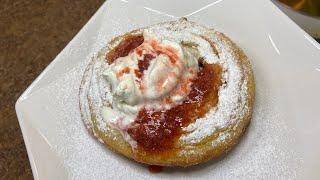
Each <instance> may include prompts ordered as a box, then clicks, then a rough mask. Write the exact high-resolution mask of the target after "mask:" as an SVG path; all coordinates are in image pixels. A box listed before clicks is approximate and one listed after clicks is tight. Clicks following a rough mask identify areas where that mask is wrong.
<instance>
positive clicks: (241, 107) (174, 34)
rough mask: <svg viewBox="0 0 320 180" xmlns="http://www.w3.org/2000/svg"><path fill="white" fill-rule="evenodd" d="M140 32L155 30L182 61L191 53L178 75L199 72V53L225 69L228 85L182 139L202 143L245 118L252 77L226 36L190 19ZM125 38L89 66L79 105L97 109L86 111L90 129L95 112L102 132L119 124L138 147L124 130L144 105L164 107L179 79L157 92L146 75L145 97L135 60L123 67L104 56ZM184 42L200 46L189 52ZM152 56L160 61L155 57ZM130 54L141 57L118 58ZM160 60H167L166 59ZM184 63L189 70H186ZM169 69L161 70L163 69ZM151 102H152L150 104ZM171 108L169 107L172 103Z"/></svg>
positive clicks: (134, 143) (155, 66)
mask: <svg viewBox="0 0 320 180" xmlns="http://www.w3.org/2000/svg"><path fill="white" fill-rule="evenodd" d="M137 33H144V34H147V35H148V34H152V35H154V36H156V38H157V39H158V40H159V41H160V42H163V43H164V44H170V47H174V49H175V50H176V51H177V53H176V54H177V56H178V58H180V59H183V58H182V57H184V59H185V57H189V59H191V60H190V61H187V65H184V64H183V63H186V62H183V63H182V64H181V65H179V66H178V67H179V68H177V69H174V68H171V71H173V72H175V74H179V77H180V76H182V77H184V78H188V77H189V76H192V73H191V74H190V73H189V71H185V70H186V69H188V68H190V67H191V68H193V69H194V70H197V68H198V65H197V64H196V65H195V64H194V59H198V58H199V57H203V59H204V61H206V62H207V63H209V64H219V65H221V66H222V67H223V74H222V77H223V79H222V82H223V85H222V86H221V87H220V89H219V93H218V104H217V106H216V107H215V108H213V109H212V110H210V111H209V112H208V113H207V114H206V115H205V117H203V118H199V119H197V120H196V121H195V122H193V123H191V124H189V125H188V126H187V127H185V128H183V131H185V132H186V133H185V134H184V135H183V136H181V137H180V141H182V142H186V143H198V142H200V141H201V140H202V139H203V138H205V137H207V136H210V135H211V134H212V133H214V132H215V131H216V130H219V129H223V128H225V127H227V126H229V125H230V124H235V123H236V121H235V120H237V119H239V118H241V117H242V116H244V114H245V113H246V112H247V111H248V107H247V104H246V100H245V99H246V96H247V89H246V88H247V86H246V81H247V80H246V79H245V77H244V76H243V72H242V69H241V67H239V66H240V65H239V62H238V59H237V58H238V57H237V56H236V55H235V53H234V51H233V50H232V49H231V47H230V46H229V45H228V44H227V42H223V40H220V39H219V38H217V35H218V34H219V33H218V32H215V31H213V30H209V29H207V28H205V27H202V26H199V25H196V24H193V23H190V22H188V21H185V20H180V21H178V22H175V23H164V24H159V25H155V26H152V27H149V28H146V29H142V30H141V31H139V32H137ZM204 38H208V39H210V41H212V42H214V46H215V49H216V50H217V52H215V51H214V50H213V49H212V45H211V44H209V43H208V41H206V40H205V39H204ZM120 41H121V39H120V40H119V41H117V42H113V43H112V44H110V45H109V47H108V48H106V49H103V50H101V52H100V53H99V54H98V55H97V57H96V58H95V59H94V60H93V61H94V62H92V63H91V65H89V66H88V69H87V73H86V74H85V76H87V77H86V78H85V80H84V84H85V85H84V86H83V87H84V89H85V90H82V91H80V105H81V108H82V109H83V110H85V111H89V110H90V109H91V111H92V112H91V113H90V112H87V113H88V114H87V115H86V114H85V115H86V117H84V119H85V120H86V119H87V120H86V124H87V125H88V126H89V127H90V128H92V122H91V121H92V119H91V117H92V116H93V117H94V119H95V121H96V122H97V124H98V129H99V130H101V131H103V132H112V131H113V128H116V129H118V130H120V132H121V133H122V135H123V137H124V138H125V139H126V140H127V141H128V142H129V143H130V144H131V145H132V147H135V145H136V142H134V141H133V140H132V139H131V138H130V136H129V135H128V134H127V133H126V131H125V129H126V128H127V127H128V126H130V124H131V123H132V122H133V121H134V119H135V116H136V113H137V112H138V110H139V109H140V108H141V107H142V106H146V105H149V106H152V108H154V107H156V106H159V104H160V103H159V102H160V101H159V99H161V98H162V97H163V96H167V95H168V94H170V92H172V91H173V89H174V87H176V86H177V85H176V84H175V83H179V82H178V81H177V79H170V81H171V82H173V83H172V84H171V85H169V86H168V88H163V89H160V90H158V92H157V91H156V90H155V89H154V87H155V86H154V82H152V81H150V80H149V79H142V81H144V82H145V83H146V84H148V83H149V84H148V91H149V92H148V93H146V95H143V94H142V93H141V90H138V91H137V89H138V86H137V84H135V81H134V80H135V79H132V78H135V77H136V76H137V75H136V74H134V70H133V69H135V68H137V63H136V62H134V61H131V63H132V64H126V63H127V62H130V61H128V60H126V62H123V63H122V64H120V65H119V67H120V68H118V67H114V66H113V65H108V64H107V63H106V62H105V59H104V55H105V54H106V53H107V52H108V49H112V48H114V47H115V46H117V45H118V44H119V42H120ZM181 42H192V43H193V44H195V45H196V48H197V51H196V53H194V52H193V51H192V50H190V49H188V50H186V49H184V48H181V47H180V46H179V45H177V44H178V43H181ZM144 50H146V49H144ZM146 54H148V53H145V52H144V54H141V55H142V56H145V55H146ZM151 55H152V56H153V58H154V59H155V57H154V56H155V55H154V54H151ZM125 58H131V59H132V58H138V59H139V58H141V57H138V56H137V54H134V53H131V54H129V55H128V56H127V57H124V58H122V59H120V61H119V62H120V63H121V60H125ZM165 58H168V57H165ZM159 62H160V63H161V62H162V61H161V59H160V61H159ZM159 62H157V61H155V60H153V61H151V62H150V66H154V67H153V68H160V67H161V66H160V65H159V64H158V63H159ZM190 63H191V65H190ZM192 63H193V64H192ZM185 66H186V67H188V68H185ZM181 67H182V68H181ZM112 68H113V70H112ZM114 69H117V70H114ZM164 69H165V68H164ZM164 69H162V71H163V70H164ZM151 70H154V69H152V68H149V69H148V70H146V71H144V76H146V74H147V76H146V77H148V76H150V73H151ZM102 72H104V76H105V77H106V79H107V81H106V79H104V77H103V75H102V74H103V73H102ZM195 72H196V71H195ZM180 74H181V75H180ZM117 75H118V77H117ZM119 76H121V77H120V78H123V79H125V81H123V82H125V87H126V88H122V89H120V91H118V92H116V91H117V90H116V89H117V88H118V87H119V84H120V83H121V81H119ZM88 77H90V78H88ZM154 79H156V80H157V79H159V75H157V76H155V78H154ZM85 81H89V82H90V83H89V84H88V83H87V82H85ZM163 83H164V82H163ZM128 87H129V88H128ZM118 90H119V89H118ZM155 92H157V93H155ZM117 93H118V94H117ZM115 94H117V97H118V99H117V98H116V99H115V98H114V95H115ZM184 96H185V95H183V96H182V97H174V96H171V98H172V100H173V102H174V103H179V102H181V99H183V98H184ZM150 99H152V101H149V100H150ZM154 99H156V100H154ZM86 101H88V103H82V102H86ZM146 101H147V102H150V103H147V104H145V102H146ZM119 102H120V104H121V103H125V106H123V104H122V105H121V106H119ZM160 105H161V104H160ZM159 107H162V106H159ZM162 108H163V107H162ZM167 108H170V106H169V107H167ZM115 109H116V110H115ZM109 127H111V128H109ZM93 132H94V131H93ZM222 137H227V136H226V135H223V134H222V135H221V138H217V141H218V140H219V141H221V140H223V139H224V138H222ZM213 144H214V142H213Z"/></svg>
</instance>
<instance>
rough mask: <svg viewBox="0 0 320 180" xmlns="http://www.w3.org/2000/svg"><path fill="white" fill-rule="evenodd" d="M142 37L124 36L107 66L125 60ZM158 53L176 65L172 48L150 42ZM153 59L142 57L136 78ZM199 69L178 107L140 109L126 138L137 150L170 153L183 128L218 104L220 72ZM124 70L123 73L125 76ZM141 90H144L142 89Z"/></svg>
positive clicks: (214, 68) (218, 69)
mask: <svg viewBox="0 0 320 180" xmlns="http://www.w3.org/2000/svg"><path fill="white" fill-rule="evenodd" d="M143 41H144V39H143V36H142V35H127V36H126V37H125V38H124V40H123V41H122V42H121V43H120V44H119V45H118V46H117V47H115V48H114V49H113V50H111V51H110V52H109V53H108V54H107V55H106V59H107V61H108V63H110V64H111V63H113V62H114V60H116V59H117V58H119V57H124V56H127V55H128V54H129V52H130V51H131V50H133V49H135V48H137V47H138V46H139V45H141V44H142V43H143ZM151 44H152V46H154V47H153V48H154V49H155V50H156V51H157V53H163V54H166V55H168V57H169V59H170V61H171V62H172V63H175V62H176V58H178V57H177V55H176V52H174V51H175V49H173V48H170V47H169V48H168V47H166V48H159V47H158V46H157V43H151ZM152 58H154V57H152V55H151V56H149V55H147V56H145V59H143V60H142V62H139V63H140V65H139V70H137V69H135V73H136V75H137V77H140V78H141V76H142V72H143V71H144V70H145V69H147V68H148V67H149V65H150V60H151V59H152ZM199 64H200V70H199V71H198V73H197V76H196V78H195V79H193V80H192V85H191V91H190V93H189V95H188V96H187V98H186V100H184V101H183V103H182V104H181V105H178V106H175V107H173V108H171V109H169V110H166V111H150V110H146V109H142V110H141V111H140V112H139V113H138V116H137V118H136V120H135V122H134V123H133V125H132V126H131V127H130V128H129V129H128V130H127V132H128V133H129V135H130V136H131V137H132V138H133V139H134V140H136V141H137V143H138V149H141V150H143V151H145V152H150V153H159V152H172V151H174V150H173V149H174V146H175V143H176V141H177V140H178V138H179V137H180V136H181V135H182V133H183V132H182V130H181V128H182V127H185V126H187V125H188V124H189V123H191V122H193V121H195V120H196V119H198V118H200V117H203V116H204V115H205V114H206V113H207V112H208V110H209V109H210V108H211V107H214V106H215V105H216V104H217V102H218V88H219V87H220V86H221V84H222V82H221V73H222V69H221V67H220V66H219V65H210V64H206V63H203V61H202V60H199ZM126 71H127V70H124V73H125V72H126ZM141 88H142V89H144V88H145V87H142V86H141Z"/></svg>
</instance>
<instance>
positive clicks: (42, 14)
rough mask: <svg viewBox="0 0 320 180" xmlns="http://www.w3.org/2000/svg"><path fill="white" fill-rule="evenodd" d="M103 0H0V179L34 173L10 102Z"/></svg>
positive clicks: (73, 34)
mask: <svg viewBox="0 0 320 180" xmlns="http://www.w3.org/2000/svg"><path fill="white" fill-rule="evenodd" d="M70 2H72V3H70ZM103 2H104V0H77V1H66V0H47V1H44V0H15V1H13V0H0V4H1V6H0V179H32V178H33V176H32V172H31V169H30V165H29V161H28V156H27V153H26V149H25V145H24V142H23V139H22V134H21V131H20V127H19V124H18V121H17V117H16V114H15V109H14V104H15V102H16V100H17V98H18V97H19V96H20V95H21V93H22V92H23V91H24V90H25V89H26V88H27V87H28V85H30V83H31V82H32V81H33V80H34V79H35V78H36V77H37V76H38V75H39V74H40V72H41V71H42V70H43V69H44V68H45V67H46V66H47V65H48V64H49V63H50V62H51V61H52V60H53V59H54V57H55V56H56V55H57V54H58V53H59V52H60V51H61V50H62V49H63V48H64V47H65V46H66V45H67V43H68V42H69V41H70V40H71V39H72V38H73V37H74V36H75V35H76V33H77V32H78V31H79V30H80V29H81V28H82V26H83V25H84V24H85V23H86V22H87V21H88V20H89V19H90V17H91V16H92V15H93V14H94V12H95V11H96V10H97V9H98V8H99V7H100V6H101V5H102V3H103Z"/></svg>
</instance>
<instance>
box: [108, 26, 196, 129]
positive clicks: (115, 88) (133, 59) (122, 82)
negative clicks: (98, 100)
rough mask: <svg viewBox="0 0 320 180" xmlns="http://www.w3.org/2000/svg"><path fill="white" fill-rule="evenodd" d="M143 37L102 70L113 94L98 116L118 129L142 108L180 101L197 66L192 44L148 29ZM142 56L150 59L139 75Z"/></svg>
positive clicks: (129, 122) (168, 105) (124, 125)
mask: <svg viewBox="0 0 320 180" xmlns="http://www.w3.org/2000/svg"><path fill="white" fill-rule="evenodd" d="M143 37H144V42H143V44H141V45H140V46H139V47H137V48H136V49H134V50H132V51H131V52H130V53H129V54H128V55H127V56H125V57H119V58H118V59H116V60H115V61H114V62H113V63H112V64H111V65H109V66H108V67H107V68H106V70H105V71H104V72H103V76H104V78H105V80H106V81H107V83H108V84H110V86H111V93H112V95H113V98H112V103H111V106H104V107H103V109H102V116H103V118H104V119H105V120H106V121H107V122H110V124H111V125H114V126H115V127H117V128H119V129H120V130H124V129H126V128H127V127H128V126H129V125H130V124H131V123H132V122H133V121H134V119H135V117H136V115H137V113H138V112H139V111H140V110H141V109H142V108H148V109H156V110H159V109H169V108H171V107H172V106H174V105H176V104H179V103H181V102H182V101H183V100H184V99H185V97H186V96H187V95H188V93H189V92H190V85H191V82H190V81H191V79H192V78H193V77H195V75H196V73H197V72H198V69H199V67H198V58H199V57H200V55H199V52H198V50H197V49H196V48H195V47H186V46H182V45H181V42H179V41H178V42H177V41H175V40H173V39H169V38H168V39H166V38H163V37H162V38H160V37H157V36H156V35H155V34H153V33H152V32H150V31H144V32H143ZM145 56H149V57H150V56H151V57H152V59H151V60H150V61H149V67H148V68H147V69H146V70H144V71H143V72H142V77H139V76H138V75H137V73H136V72H137V70H139V61H143V59H144V58H145ZM140 63H141V62H140Z"/></svg>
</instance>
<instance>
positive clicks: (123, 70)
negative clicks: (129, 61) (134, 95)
mask: <svg viewBox="0 0 320 180" xmlns="http://www.w3.org/2000/svg"><path fill="white" fill-rule="evenodd" d="M129 72H130V68H129V67H125V68H123V69H122V70H121V71H120V72H118V73H117V78H119V77H121V76H123V75H124V74H128V73H129Z"/></svg>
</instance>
